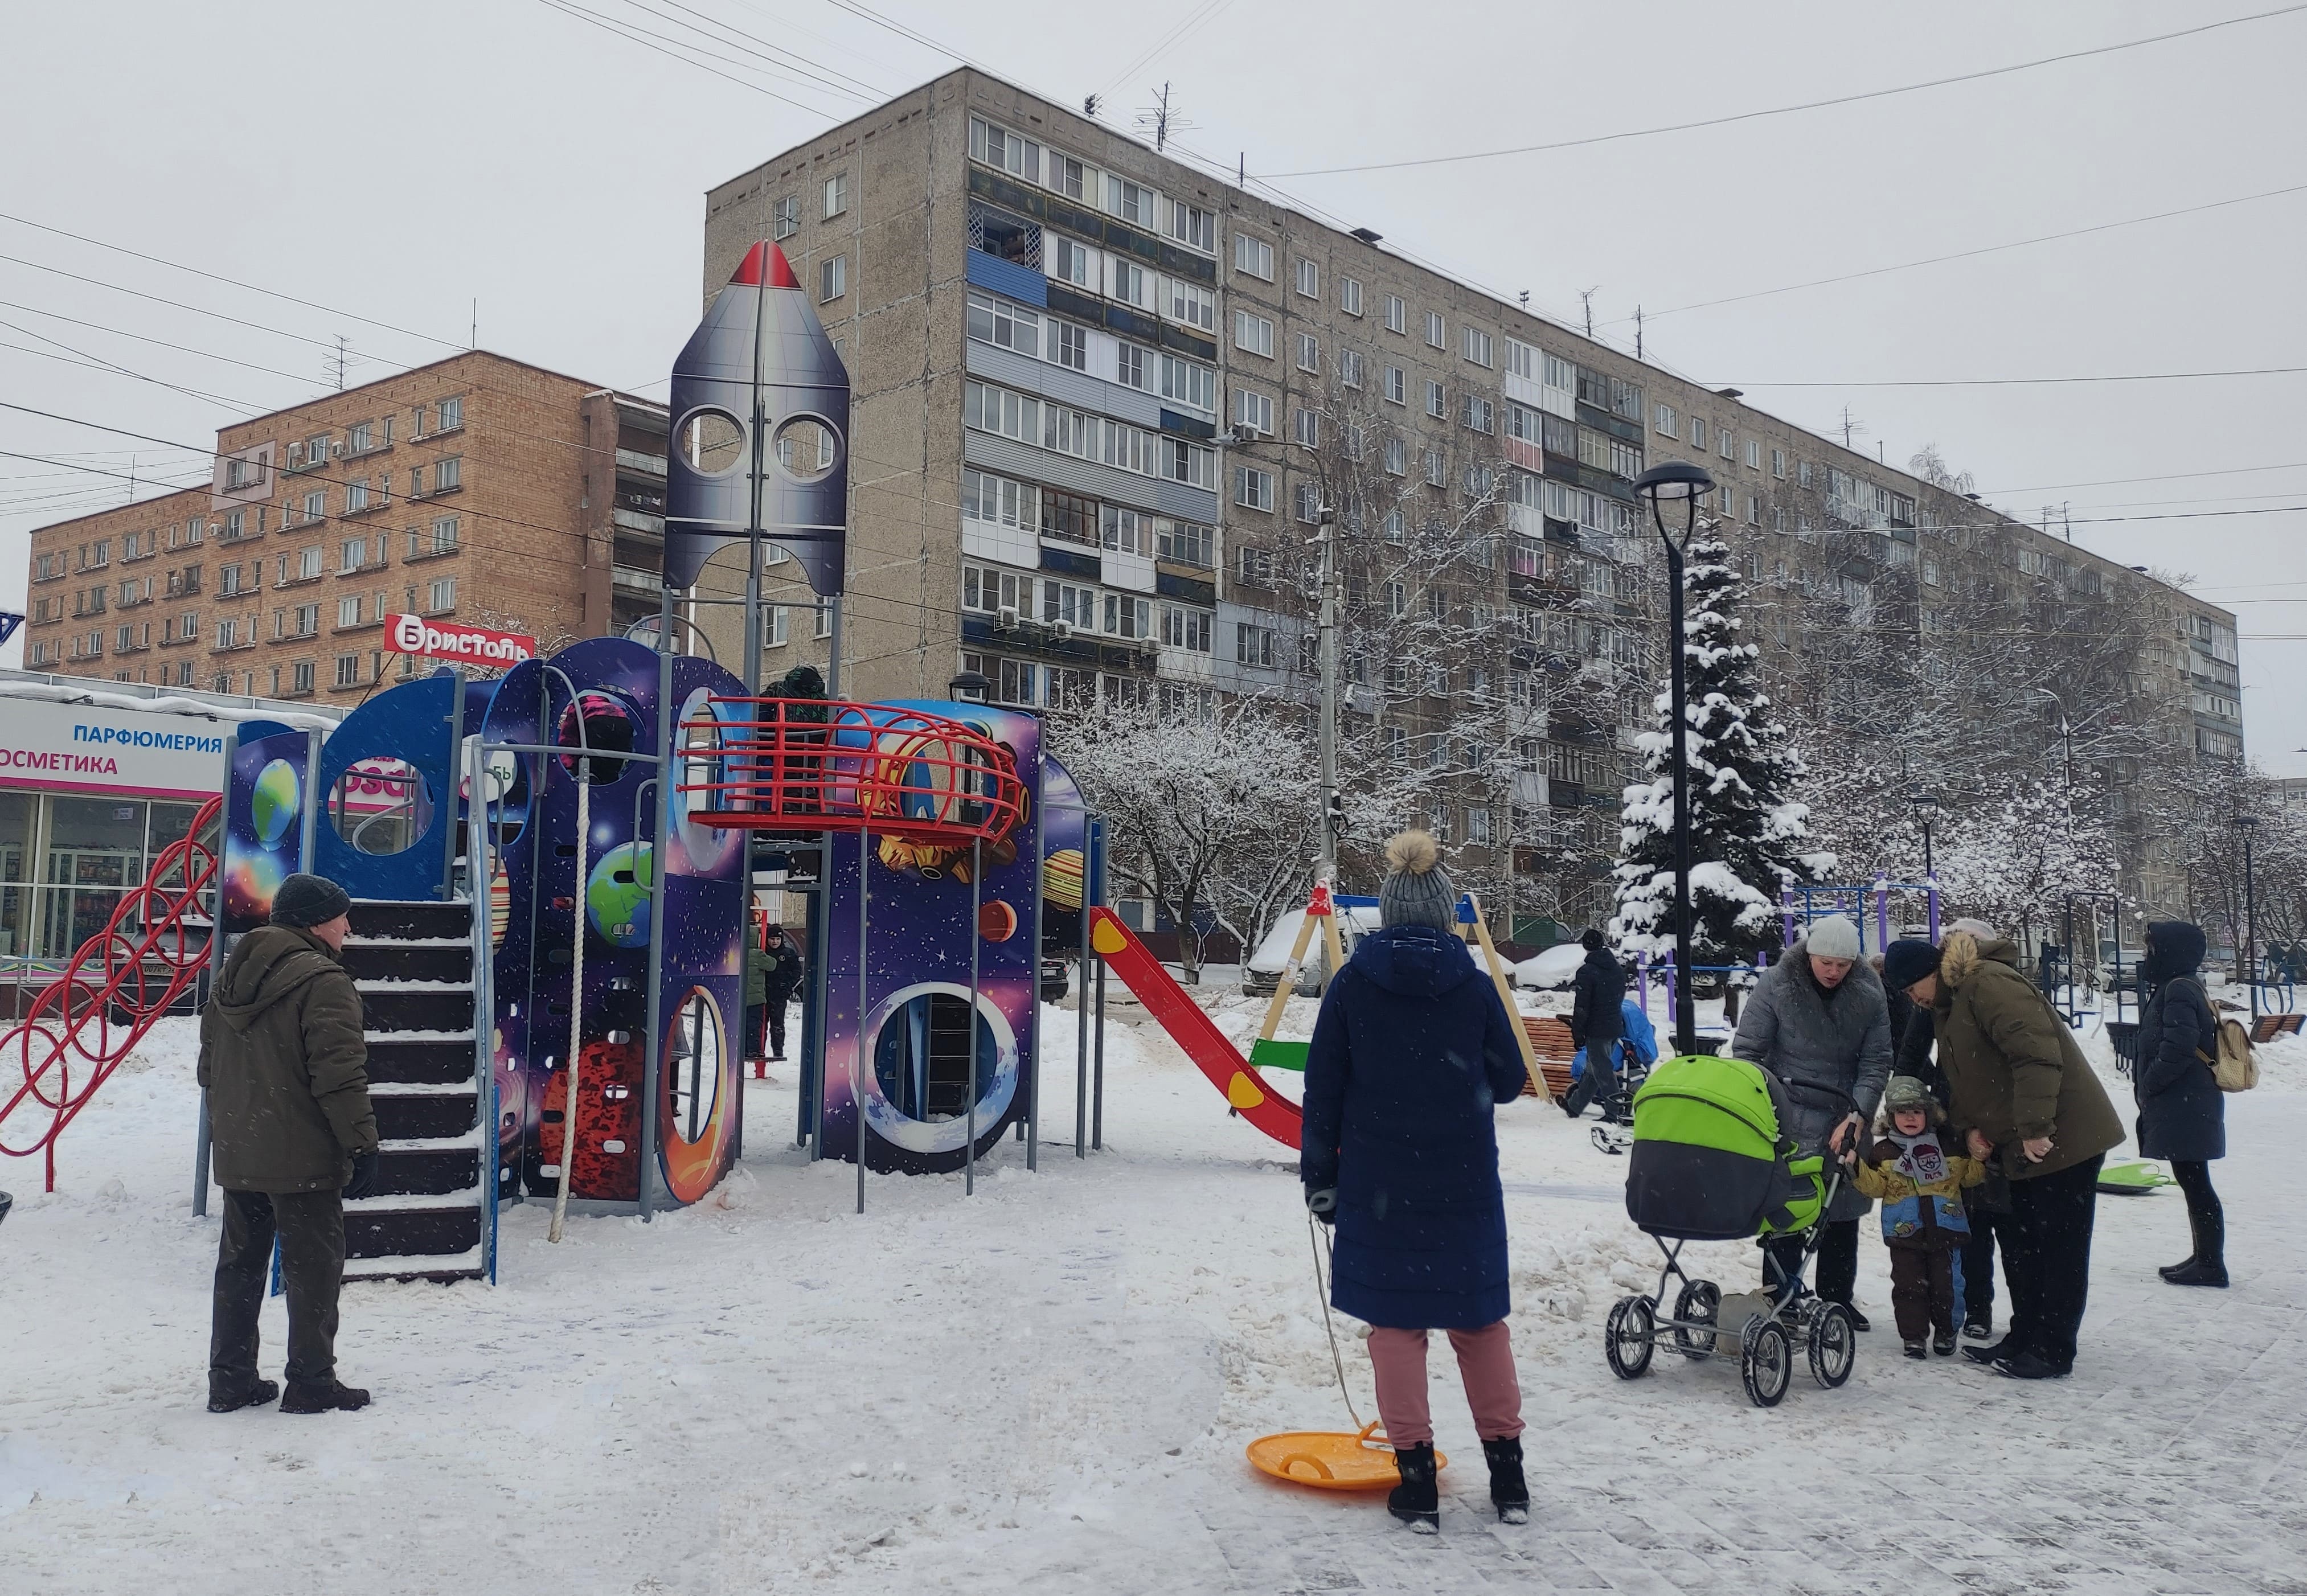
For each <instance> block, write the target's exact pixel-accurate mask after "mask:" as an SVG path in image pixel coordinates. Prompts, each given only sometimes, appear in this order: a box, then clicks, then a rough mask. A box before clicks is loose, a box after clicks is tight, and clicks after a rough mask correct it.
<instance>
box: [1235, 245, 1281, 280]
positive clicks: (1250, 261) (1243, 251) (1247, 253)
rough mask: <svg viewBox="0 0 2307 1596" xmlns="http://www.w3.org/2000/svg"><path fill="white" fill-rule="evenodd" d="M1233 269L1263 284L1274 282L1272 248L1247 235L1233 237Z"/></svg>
mask: <svg viewBox="0 0 2307 1596" xmlns="http://www.w3.org/2000/svg"><path fill="white" fill-rule="evenodd" d="M1233 269H1234V270H1236V271H1240V272H1247V273H1248V275H1249V276H1251V277H1254V278H1257V279H1261V280H1262V281H1265V282H1269V283H1270V282H1272V281H1273V280H1274V246H1273V245H1270V244H1268V243H1266V242H1265V239H1263V238H1253V237H1251V236H1249V235H1248V234H1247V233H1236V234H1235V235H1234V236H1233Z"/></svg>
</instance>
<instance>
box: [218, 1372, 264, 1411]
mask: <svg viewBox="0 0 2307 1596" xmlns="http://www.w3.org/2000/svg"><path fill="white" fill-rule="evenodd" d="M279 1394H280V1387H279V1386H276V1385H274V1384H273V1383H272V1382H271V1381H270V1380H259V1381H257V1382H256V1384H254V1385H253V1386H250V1387H249V1388H248V1389H247V1390H245V1391H238V1392H233V1391H211V1392H210V1393H209V1412H211V1413H237V1412H240V1410H241V1409H243V1408H255V1407H262V1406H263V1405H264V1404H265V1403H269V1402H270V1401H271V1400H272V1399H273V1398H274V1397H276V1396H279Z"/></svg>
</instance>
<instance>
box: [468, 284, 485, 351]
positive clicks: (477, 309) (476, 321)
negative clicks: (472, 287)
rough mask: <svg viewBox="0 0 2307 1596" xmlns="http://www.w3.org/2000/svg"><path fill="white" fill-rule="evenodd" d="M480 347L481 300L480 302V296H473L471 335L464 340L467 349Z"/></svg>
mask: <svg viewBox="0 0 2307 1596" xmlns="http://www.w3.org/2000/svg"><path fill="white" fill-rule="evenodd" d="M480 347H481V302H480V298H479V296H475V297H474V300H473V332H472V336H471V337H470V338H468V339H466V341H465V348H467V349H477V348H480Z"/></svg>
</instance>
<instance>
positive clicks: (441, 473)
mask: <svg viewBox="0 0 2307 1596" xmlns="http://www.w3.org/2000/svg"><path fill="white" fill-rule="evenodd" d="M464 481H465V462H464V461H463V460H462V459H459V457H457V456H456V455H453V454H452V455H450V457H449V458H448V459H444V460H434V461H433V492H434V493H447V492H448V491H449V490H450V489H451V488H454V487H461V486H462V485H464Z"/></svg>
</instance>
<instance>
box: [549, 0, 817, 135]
mask: <svg viewBox="0 0 2307 1596" xmlns="http://www.w3.org/2000/svg"><path fill="white" fill-rule="evenodd" d="M537 4H540V5H543V6H545V8H547V9H548V10H552V11H557V12H559V13H562V15H563V16H569V17H574V18H576V19H577V20H578V21H580V22H584V23H586V24H587V25H588V26H591V27H595V28H599V29H602V30H605V31H606V32H610V33H613V34H615V35H616V36H617V37H618V38H620V39H630V40H631V41H632V42H633V43H635V44H637V45H639V46H640V47H642V48H643V49H645V50H655V51H656V53H657V54H658V55H660V56H671V57H672V58H673V60H675V61H680V62H683V63H686V64H688V65H690V66H694V67H696V68H697V69H698V70H699V71H700V72H709V73H712V74H713V75H714V76H715V77H716V78H720V79H723V80H725V82H732V83H734V84H736V85H737V87H739V88H740V89H750V90H752V91H753V92H754V93H756V94H765V95H767V96H768V98H769V99H774V100H776V101H777V102H778V103H779V104H781V105H788V106H791V107H793V109H795V110H797V111H806V112H808V113H809V114H810V116H831V115H832V114H833V113H831V112H830V111H828V110H826V109H825V108H824V107H820V106H812V105H805V104H803V103H802V101H800V100H797V99H793V97H792V96H790V95H785V94H779V93H778V92H777V91H776V90H774V89H769V88H765V87H763V86H762V85H761V84H759V83H756V82H752V81H751V80H750V79H747V78H741V77H737V76H735V75H734V74H733V73H725V72H723V71H722V70H721V69H720V68H719V67H717V66H709V65H708V64H706V63H704V62H702V61H699V60H698V59H696V56H699V55H702V54H704V53H705V52H704V51H702V50H699V48H698V47H697V46H695V45H692V44H689V43H687V42H685V41H683V40H682V39H673V38H672V37H671V36H669V35H667V34H663V33H656V32H652V31H651V30H648V29H647V28H639V27H636V26H634V25H633V24H632V23H630V22H625V21H618V20H617V19H615V18H613V17H606V16H604V15H602V14H601V13H599V12H597V11H588V10H587V9H586V8H585V7H584V6H581V5H579V4H574V0H537ZM653 41H662V42H653ZM684 51H687V52H691V53H690V54H683V53H682V52H684ZM716 59H718V60H723V61H728V57H727V56H717V57H716ZM729 64H731V65H732V66H737V67H739V68H740V70H746V71H755V72H758V71H759V70H760V69H759V68H758V67H753V68H746V67H744V66H743V65H742V63H739V62H734V61H731V62H729ZM787 81H790V80H787Z"/></svg>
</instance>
